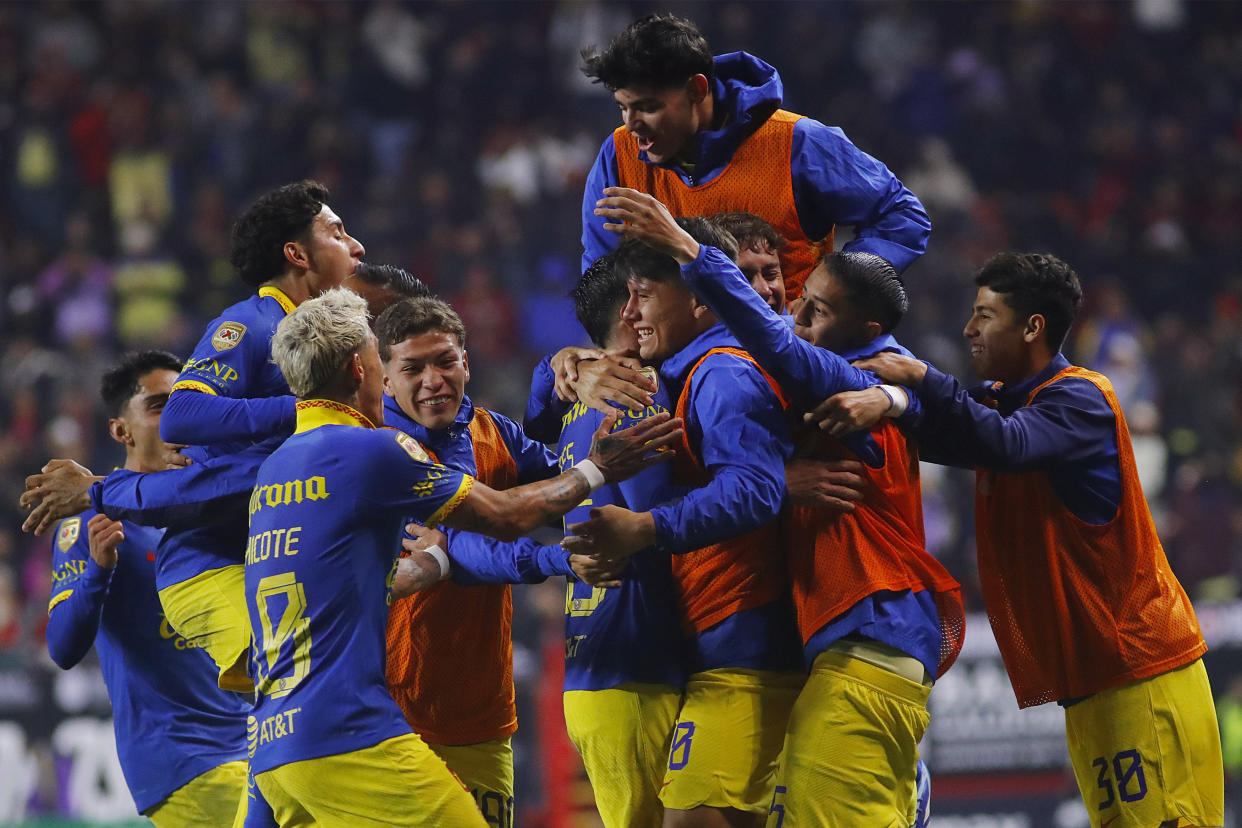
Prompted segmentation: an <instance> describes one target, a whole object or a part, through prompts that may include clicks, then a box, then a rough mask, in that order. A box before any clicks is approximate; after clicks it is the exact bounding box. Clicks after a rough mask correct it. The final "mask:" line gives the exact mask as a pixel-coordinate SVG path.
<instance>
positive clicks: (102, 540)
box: [86, 515, 125, 569]
mask: <svg viewBox="0 0 1242 828" xmlns="http://www.w3.org/2000/svg"><path fill="white" fill-rule="evenodd" d="M86 539H87V545H88V547H89V548H90V551H91V559H92V560H94V561H95V563H96V564H98V565H99V566H100V567H102V568H103V569H114V568H115V567H116V562H117V558H118V557H119V556H118V555H117V551H116V550H117V547H118V546H120V545H121V541H123V540H125V527H124V526H122V525H121V522H120V521H119V520H112V519H111V518H110V517H108V516H107V515H95V516H94V517H93V518H91V519H90V522H88V523H87V524H86Z"/></svg>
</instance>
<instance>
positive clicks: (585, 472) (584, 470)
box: [572, 457, 608, 492]
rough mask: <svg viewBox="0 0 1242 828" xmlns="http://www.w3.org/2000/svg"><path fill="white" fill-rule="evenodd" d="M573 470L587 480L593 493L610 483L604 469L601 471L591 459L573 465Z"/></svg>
mask: <svg viewBox="0 0 1242 828" xmlns="http://www.w3.org/2000/svg"><path fill="white" fill-rule="evenodd" d="M572 469H573V471H576V472H578V473H579V474H581V475H582V476H583V478H585V479H586V482H587V486H588V487H590V491H592V492H593V491H595V490H596V489H598V488H599V487H600V486H603V485H604V484H605V483H606V482H608V481H607V478H606V477H605V475H604V471H603V469H601V468H600V467H599V465H598V464H597V463H596V462H595V461H594V460H592V459H591V458H590V457H588V458H586V459H585V460H580V461H578V462H577V463H575V464H574V465H573V467H572Z"/></svg>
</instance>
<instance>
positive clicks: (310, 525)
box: [246, 400, 474, 774]
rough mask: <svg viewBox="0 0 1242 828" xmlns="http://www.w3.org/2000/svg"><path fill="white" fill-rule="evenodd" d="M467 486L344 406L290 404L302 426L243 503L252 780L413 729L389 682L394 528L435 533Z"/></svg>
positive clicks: (413, 445)
mask: <svg viewBox="0 0 1242 828" xmlns="http://www.w3.org/2000/svg"><path fill="white" fill-rule="evenodd" d="M377 470H382V473H377ZM473 482H474V479H473V478H472V477H469V476H467V475H464V474H462V473H461V472H458V471H454V470H453V469H450V468H447V467H446V466H441V465H438V464H433V463H431V462H430V461H429V459H428V457H427V454H426V452H425V451H424V450H423V449H422V447H421V446H419V445H418V443H417V442H415V441H414V440H413V439H412V438H410V437H409V436H408V435H406V434H404V433H402V432H399V431H396V430H395V429H382V430H376V429H374V428H373V427H372V426H371V424H370V423H369V422H368V421H367V420H366V418H365V417H363V416H362V415H361V414H359V413H358V412H356V411H354V410H353V409H352V408H350V407H349V406H346V405H342V404H340V403H335V402H329V401H326V400H307V401H303V402H300V403H298V427H297V430H296V432H295V433H294V435H293V436H292V437H290V438H289V439H288V440H286V441H285V443H284V444H283V445H282V446H281V447H280V448H278V449H277V450H276V451H275V452H273V453H272V455H271V457H269V458H268V459H267V461H265V462H264V463H263V465H262V466H261V467H260V469H259V473H258V476H257V479H256V481H255V488H254V493H253V495H252V497H251V500H250V509H249V511H250V536H249V539H248V542H247V548H246V604H247V608H248V610H249V614H250V622H251V628H252V630H253V631H254V645H253V650H252V663H251V666H252V670H253V673H254V679H255V686H256V698H257V701H256V703H255V707H254V711H253V714H252V717H251V719H250V721H249V727H248V737H249V751H250V761H251V770H252V771H253V772H254V773H256V774H258V773H263V772H265V771H268V770H271V769H272V768H275V767H278V766H280V765H283V764H286V763H288V762H296V761H301V760H304V759H314V758H318V757H322V756H330V755H334V754H339V753H346V752H349V751H353V750H359V749H362V748H366V747H370V746H373V745H376V744H378V743H379V742H382V741H384V740H386V739H390V738H393V737H396V736H400V735H403V734H407V733H410V732H411V731H410V727H409V725H408V724H407V723H406V721H405V717H404V716H403V715H402V713H401V710H400V709H399V708H398V707H397V704H396V702H394V701H393V699H392V696H390V695H389V693H388V690H387V687H386V685H385V647H384V640H385V639H384V632H385V626H386V624H387V620H388V604H389V598H390V595H389V590H390V586H391V579H392V576H393V573H394V571H395V567H396V559H397V555H398V552H399V550H400V539H401V532H402V528H403V526H404V523H405V522H406V520H407V519H408V518H410V517H411V516H413V517H415V518H417V519H418V520H420V521H422V522H424V523H427V524H429V525H434V524H436V523H438V522H439V521H440V520H441V519H443V517H444V516H446V515H447V514H449V513H450V512H452V510H453V509H455V508H456V507H457V506H458V505H459V504H460V503H461V501H462V500H464V499H465V498H466V496H467V495H468V494H469V491H470V487H471V486H472V485H473Z"/></svg>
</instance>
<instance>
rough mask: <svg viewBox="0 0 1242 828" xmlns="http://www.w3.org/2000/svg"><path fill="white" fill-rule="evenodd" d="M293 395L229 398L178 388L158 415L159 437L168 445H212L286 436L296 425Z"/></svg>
mask: <svg viewBox="0 0 1242 828" xmlns="http://www.w3.org/2000/svg"><path fill="white" fill-rule="evenodd" d="M295 403H296V399H295V398H294V397H292V396H280V397H260V398H256V399H232V398H230V397H221V396H218V395H216V394H210V393H207V392H204V391H196V390H191V389H188V388H181V389H178V390H176V391H173V393H172V395H171V396H170V397H169V398H168V403H167V404H166V405H165V406H164V412H163V414H162V415H161V416H160V437H161V438H162V439H164V440H166V441H168V442H170V443H184V444H186V445H196V446H205V445H214V444H216V443H228V442H234V441H245V442H252V441H255V440H262V439H265V438H267V437H271V436H273V435H279V436H283V437H287V436H289V435H290V434H292V433H293V427H294V424H295V423H296V422H297V413H296V409H295V407H294V406H295Z"/></svg>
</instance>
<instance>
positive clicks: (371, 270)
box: [354, 262, 435, 299]
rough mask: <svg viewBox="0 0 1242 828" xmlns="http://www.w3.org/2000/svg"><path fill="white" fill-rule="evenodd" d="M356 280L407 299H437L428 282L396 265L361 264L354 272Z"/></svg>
mask: <svg viewBox="0 0 1242 828" xmlns="http://www.w3.org/2000/svg"><path fill="white" fill-rule="evenodd" d="M354 278H355V279H358V280H359V281H361V282H366V283H367V284H368V285H374V286H375V287H385V288H388V289H389V290H391V291H392V292H393V293H396V294H397V295H398V296H402V297H404V298H406V299H420V298H423V297H432V298H434V297H435V294H434V293H432V292H431V288H429V287H427V284H426V282H424V281H423V280H422V279H420V278H418V277H417V276H415V275H414V274H413V273H411V272H409V271H408V270H405V269H403V268H400V267H397V266H396V265H382V264H371V263H369V262H359V263H358V269H357V270H355V271H354Z"/></svg>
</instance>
